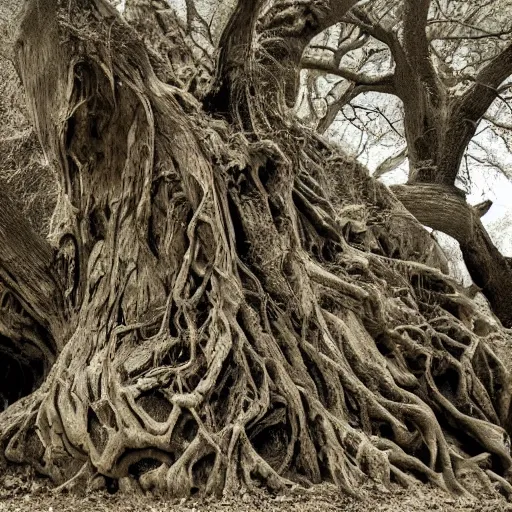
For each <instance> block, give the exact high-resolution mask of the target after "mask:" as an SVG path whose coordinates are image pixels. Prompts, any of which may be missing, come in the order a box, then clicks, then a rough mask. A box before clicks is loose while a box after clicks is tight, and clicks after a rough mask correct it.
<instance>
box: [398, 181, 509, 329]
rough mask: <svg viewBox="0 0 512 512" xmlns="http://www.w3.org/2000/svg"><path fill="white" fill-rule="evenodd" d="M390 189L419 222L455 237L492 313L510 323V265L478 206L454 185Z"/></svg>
mask: <svg viewBox="0 0 512 512" xmlns="http://www.w3.org/2000/svg"><path fill="white" fill-rule="evenodd" d="M392 190H393V192H394V193H395V195H396V196H397V197H398V199H399V200H400V201H401V202H402V203H403V205H404V206H405V207H406V208H407V209H408V210H409V211H410V212H411V213H412V214H413V215H414V216H415V217H416V218H417V219H418V221H419V222H421V223H422V224H425V225H426V226H429V227H431V228H432V229H435V230H438V231H442V232H443V233H446V234H447V235H450V236H451V237H453V238H455V239H456V240H457V241H458V242H459V244H460V248H461V251H462V255H463V257H464V261H465V263H466V266H467V268H468V271H469V273H470V275H471V278H472V279H473V281H474V283H475V284H476V285H477V286H479V287H480V288H481V289H482V292H483V293H484V295H485V296H486V297H487V299H488V300H489V302H490V304H491V307H492V309H493V311H494V313H495V314H496V316H497V317H498V318H499V319H500V320H501V322H502V323H503V325H504V326H506V327H512V289H511V288H510V283H511V282H512V266H511V265H510V264H509V262H508V259H507V258H506V257H505V256H503V255H502V254H501V253H500V252H499V250H498V249H497V248H496V246H495V245H494V244H493V242H492V240H491V239H490V237H489V235H488V233H487V231H486V230H485V228H484V226H483V225H482V222H481V221H480V214H481V211H479V209H478V208H473V207H472V206H471V205H469V204H468V203H467V202H466V199H465V196H464V194H463V193H462V192H461V191H459V190H458V189H456V188H455V187H449V186H445V185H439V184H431V183H425V184H421V185H415V186H410V185H398V186H394V187H392Z"/></svg>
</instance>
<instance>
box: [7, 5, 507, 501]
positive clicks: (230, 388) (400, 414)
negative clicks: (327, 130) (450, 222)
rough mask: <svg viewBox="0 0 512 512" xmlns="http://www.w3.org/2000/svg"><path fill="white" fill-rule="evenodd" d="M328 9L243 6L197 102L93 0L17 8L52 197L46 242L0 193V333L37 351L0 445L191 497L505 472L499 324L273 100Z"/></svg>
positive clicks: (77, 476)
mask: <svg viewBox="0 0 512 512" xmlns="http://www.w3.org/2000/svg"><path fill="white" fill-rule="evenodd" d="M263 4H265V5H263ZM331 4H332V5H331ZM340 6H343V9H344V10H346V9H348V8H349V7H350V6H351V3H350V2H347V3H346V4H345V5H343V2H330V3H329V2H318V1H315V2H311V4H309V3H308V2H295V1H291V0H289V1H277V2H274V5H273V7H272V8H268V5H267V3H266V2H261V1H253V2H249V1H246V0H243V1H240V2H239V4H238V6H237V7H236V8H235V10H234V12H233V15H232V18H231V20H230V21H229V23H228V25H227V29H226V30H225V32H224V34H223V36H222V38H221V41H220V45H221V51H220V52H218V59H219V62H218V63H217V75H216V77H215V79H214V80H213V82H212V84H211V85H210V89H209V91H208V92H207V94H206V96H204V101H203V102H200V101H199V100H198V99H197V98H195V97H194V96H193V95H192V94H191V93H190V92H187V91H185V90H184V88H183V82H182V81H180V80H179V79H178V78H177V77H176V76H175V72H173V70H172V69H171V67H170V65H169V55H172V54H173V53H172V52H167V53H165V55H163V53H162V52H159V51H157V50H155V47H153V48H150V49H149V50H148V49H147V48H146V47H145V44H144V43H143V42H142V39H141V38H140V37H139V36H138V34H137V33H136V32H135V31H134V29H133V28H131V27H130V26H129V25H128V24H126V22H125V21H123V19H121V18H120V16H119V15H118V13H117V12H116V11H115V10H114V9H112V8H111V7H110V6H109V5H108V4H106V3H105V2H104V1H103V0H30V1H29V2H28V4H27V8H26V11H25V14H24V18H23V21H22V23H21V26H20V31H19V40H18V43H17V48H16V51H17V58H18V67H19V70H20V74H21V77H22V80H23V83H24V86H25V90H26V94H27V99H28V104H29V108H30V111H31V113H32V116H33V122H34V125H35V127H36V130H37V133H38V135H39V137H40V140H41V143H42V146H43V148H44V149H45V151H46V153H47V156H48V159H49V161H50V162H51V163H52V165H54V166H55V168H56V170H57V172H58V174H59V176H60V188H59V199H58V204H57V208H56V211H55V214H54V216H53V220H52V232H51V236H50V242H49V243H46V242H44V241H43V240H39V239H37V238H36V237H34V238H33V240H32V242H31V243H29V242H24V241H22V240H21V239H20V237H19V229H20V228H19V227H18V224H19V225H20V226H25V225H24V224H22V223H21V222H20V223H18V222H17V221H16V217H15V216H14V215H6V216H5V218H4V216H3V215H2V214H3V213H4V212H3V211H2V210H0V242H1V244H0V278H1V280H2V287H3V288H4V287H5V289H6V290H10V291H9V292H7V293H10V296H9V297H12V300H11V299H9V300H10V301H11V302H12V303H15V304H16V305H17V309H16V308H14V307H11V306H10V303H11V302H9V301H5V308H4V309H6V310H7V313H9V314H10V315H11V316H12V315H14V316H16V315H17V316H16V318H19V317H23V318H26V321H25V324H26V326H27V327H26V332H25V331H23V333H22V334H19V332H18V331H14V332H13V331H12V329H11V330H9V329H8V328H7V326H5V325H4V323H5V322H4V316H5V318H8V317H7V313H5V315H4V313H3V312H2V316H1V318H2V322H1V323H0V333H1V337H0V341H1V345H2V346H5V347H7V346H8V345H9V344H11V345H12V344H14V343H16V342H17V340H18V338H19V340H18V343H17V345H16V347H17V350H11V352H10V353H9V354H10V355H9V358H10V360H11V361H12V362H13V363H15V362H17V361H20V360H21V358H23V357H25V358H26V357H28V356H27V351H28V347H30V346H33V345H37V346H40V347H41V348H40V351H43V350H45V351H46V352H45V354H46V353H47V354H48V355H47V356H46V359H45V361H46V362H47V364H46V365H43V366H42V367H41V375H40V378H39V379H38V380H34V382H33V384H32V386H31V390H29V391H32V392H31V393H29V392H28V391H27V390H23V393H21V394H25V395H26V396H25V397H24V398H22V399H21V400H19V401H16V402H14V403H12V405H10V406H9V407H8V408H7V409H6V410H5V411H4V412H3V413H2V415H0V439H1V441H2V447H3V450H4V453H5V457H6V458H7V459H8V460H9V461H15V462H24V463H29V464H31V465H33V466H34V467H35V468H36V469H37V470H38V471H40V472H42V473H44V474H47V475H49V476H50V477H51V478H52V479H53V480H54V481H55V482H56V483H58V484H62V485H65V486H67V487H73V485H74V484H77V483H80V484H82V483H83V482H84V481H86V480H87V479H90V478H97V479H98V478H102V477H103V478H105V479H106V481H107V483H109V484H110V485H112V486H113V485H115V482H119V484H120V486H121V487H122V488H123V489H129V488H142V489H144V490H152V491H155V492H165V493H171V494H172V495H184V496H187V495H190V494H194V493H197V492H200V493H203V492H204V493H221V492H231V491H235V490H238V489H239V488H241V487H244V488H248V489H254V488H255V487H261V486H263V487H264V488H268V489H270V490H272V491H277V490H285V489H287V488H291V487H292V486H293V485H295V484H300V485H309V484H311V483H317V482H320V481H322V480H331V481H334V482H335V483H337V484H338V485H339V486H340V487H341V488H342V489H344V490H346V491H348V492H355V491H356V490H357V488H358V486H359V485H360V484H361V483H362V482H364V481H365V480H367V479H373V480H375V481H377V482H380V483H383V484H387V483H389V482H390V481H391V480H396V481H399V482H401V483H403V484H407V483H409V482H410V481H412V479H414V478H420V479H423V480H428V481H431V482H434V483H436V484H437V485H439V486H441V487H442V488H445V489H447V490H450V491H452V492H455V493H464V492H466V491H465V489H464V486H463V483H464V480H463V474H464V472H467V471H476V472H478V473H479V474H481V475H482V476H483V477H484V478H486V479H489V478H491V479H494V480H498V481H500V482H501V484H502V485H503V486H504V487H505V488H509V487H508V484H507V482H506V480H505V479H504V478H506V477H507V475H508V472H509V470H510V467H511V462H512V459H511V457H510V452H509V445H508V435H507V429H508V428H509V426H510V420H509V403H510V395H511V386H510V377H509V374H508V373H507V371H506V370H505V368H504V366H503V364H502V363H501V362H500V360H499V358H498V357H497V356H496V355H495V353H494V352H493V348H492V345H493V342H494V341H495V340H499V339H501V340H502V339H503V338H504V337H505V336H506V333H505V331H502V330H501V328H500V327H498V326H497V325H496V324H494V323H492V322H491V321H490V320H488V319H487V318H486V317H485V316H483V315H482V314H480V313H479V311H478V310H477V308H476V307H475V306H474V304H473V303H472V302H471V301H470V300H469V299H468V298H467V297H465V296H464V294H463V293H462V292H461V290H460V289H459V287H458V286H457V285H456V284H455V283H453V282H452V281H450V279H449V278H447V277H446V275H445V274H443V269H444V268H445V261H444V259H443V257H442V254H441V253H440V251H439V249H438V247H437V246H436V245H435V243H434V241H433V240H432V239H431V238H430V236H429V235H428V233H427V232H426V231H425V230H424V229H423V228H422V227H421V226H420V225H419V224H418V223H417V221H416V220H415V219H414V218H413V217H412V216H411V215H410V214H409V213H408V212H407V211H406V210H405V209H404V208H403V206H401V204H400V203H399V202H398V201H397V200H396V199H395V198H394V196H393V195H392V194H391V193H390V192H389V191H388V190H387V189H386V188H385V187H383V186H382V185H380V184H378V183H377V182H375V181H374V180H372V179H371V178H370V177H369V176H368V174H367V172H366V171H365V170H364V169H363V168H361V167H359V166H357V165H355V164H353V163H351V162H350V161H349V160H348V159H347V158H346V157H344V156H343V154H342V153H341V152H340V150H339V149H337V148H334V147H332V146H330V145H329V144H328V143H326V142H325V140H323V139H322V138H321V137H319V136H318V135H316V134H315V133H313V132H310V131H308V130H306V129H304V128H303V127H301V126H300V125H299V124H298V123H297V122H296V121H295V120H294V118H293V117H292V114H291V112H290V111H289V110H288V105H289V102H288V101H287V100H288V99H289V97H290V95H291V94H292V93H291V91H293V90H294V87H295V85H294V84H296V77H294V76H293V72H294V71H295V73H296V72H297V70H298V67H299V66H298V61H299V59H300V51H298V50H300V48H301V45H302V48H303V47H304V41H307V40H308V39H309V38H311V37H313V36H314V35H315V33H317V32H318V31H319V30H322V28H323V27H324V26H325V23H326V19H327V17H328V16H330V15H332V14H333V12H334V13H335V15H340V12H339V9H341V7H340ZM333 9H334V11H333ZM335 9H338V11H335ZM160 14H161V13H160ZM169 19H171V18H169ZM176 44H177V43H176ZM183 51H185V47H184V49H183ZM164 57H165V58H164ZM283 62H286V68H284V69H281V63H283ZM295 62H296V63H297V65H295V64H294V63H295ZM281 71H282V72H281ZM24 229H25V228H24ZM25 231H26V232H25V237H24V238H23V240H26V239H27V237H29V239H31V238H30V237H31V236H32V235H30V232H29V229H28V228H26V230H25ZM50 244H52V245H50ZM9 248H10V249H9ZM16 258H18V259H21V261H23V262H24V263H23V265H17V264H15V263H16V261H17V260H16ZM24 258H25V259H24ZM31 272H34V274H32V273H31ZM34 279H37V280H38V281H40V282H41V287H40V288H39V292H40V293H38V288H37V287H34V286H33V283H34ZM3 288H2V289H3ZM2 306H3V307H4V302H2ZM2 311H3V310H2ZM20 322H21V320H20ZM20 332H21V331H20ZM29 335H30V336H31V338H29ZM16 336H18V338H16ZM20 340H21V341H20ZM30 340H32V341H30ZM24 341H25V343H24ZM29 341H30V343H29ZM3 350H4V349H3ZM50 368H51V369H50ZM41 380H42V383H41ZM9 398H10V397H8V401H11V402H12V400H9Z"/></svg>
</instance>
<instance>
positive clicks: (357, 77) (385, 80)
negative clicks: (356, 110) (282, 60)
mask: <svg viewBox="0 0 512 512" xmlns="http://www.w3.org/2000/svg"><path fill="white" fill-rule="evenodd" d="M301 67H302V68H303V69H316V70H318V71H324V72H325V73H328V74H330V75H335V76H339V77H341V78H344V79H345V80H349V81H350V82H354V83H355V84H356V86H357V85H364V86H367V87H368V88H369V89H370V90H373V89H372V87H375V90H378V91H379V92H387V93H389V94H393V93H394V90H395V88H394V74H393V73H387V74H385V75H381V76H372V75H369V74H366V73H357V72H354V71H350V70H349V69H345V68H340V67H338V66H335V65H334V64H332V63H331V62H325V61H321V60H317V59H314V58H312V57H304V58H303V59H302V62H301ZM383 89H385V90H383Z"/></svg>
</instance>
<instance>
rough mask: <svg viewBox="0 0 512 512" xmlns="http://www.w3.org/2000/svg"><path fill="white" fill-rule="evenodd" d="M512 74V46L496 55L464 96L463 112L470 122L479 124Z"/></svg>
mask: <svg viewBox="0 0 512 512" xmlns="http://www.w3.org/2000/svg"><path fill="white" fill-rule="evenodd" d="M511 74H512V44H510V45H509V46H507V48H506V49H505V50H504V51H502V52H501V53H499V54H498V55H496V57H495V58H494V59H493V60H491V61H490V62H489V64H487V66H485V67H484V68H483V69H482V70H481V71H480V72H479V73H478V74H477V76H476V78H475V83H474V84H473V85H472V86H471V87H470V89H469V90H468V91H467V92H466V94H465V95H464V96H463V99H462V101H461V109H460V110H461V112H463V114H464V116H465V117H466V118H467V119H468V120H469V121H470V122H478V121H479V120H480V119H481V118H482V116H483V115H484V114H485V112H486V111H487V110H488V109H489V107H490V106H491V104H492V102H493V101H494V100H495V99H496V98H497V97H498V94H499V93H498V87H499V86H500V84H501V83H502V82H503V81H504V80H506V79H507V78H508V77H509V76H510V75H511Z"/></svg>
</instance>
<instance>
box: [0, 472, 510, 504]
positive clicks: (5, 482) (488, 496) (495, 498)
mask: <svg viewBox="0 0 512 512" xmlns="http://www.w3.org/2000/svg"><path fill="white" fill-rule="evenodd" d="M361 494H362V496H361V497H360V498H352V497H349V496H346V495H341V494H340V493H339V492H338V491H337V489H336V488H335V487H334V486H333V485H328V484H322V485H318V486H315V487H314V488H313V489H312V490H300V491H296V492H295V493H294V494H292V495H286V496H285V495H278V496H270V495H269V494H266V493H262V494H261V495H248V494H240V495H239V496H235V497H226V498H216V499H213V498H209V499H189V500H184V499H183V500H170V499H164V498H155V497H153V496H145V495H134V494H128V495H127V494H122V493H118V494H113V495H111V494H108V493H107V492H103V491H102V492H100V491H96V492H90V493H87V494H85V495H84V496H77V495H74V494H67V493H55V492H54V491H53V490H52V488H51V486H50V485H49V483H48V481H47V480H45V479H41V478H37V477H34V476H32V475H30V473H29V471H26V470H24V469H18V470H10V471H8V472H5V473H4V475H2V476H0V512H4V511H5V512H7V511H9V512H25V511H30V512H75V511H79V510H80V511H94V512H110V511H112V512H114V511H115V512H164V511H165V512H253V511H259V510H262V511H265V512H292V511H297V512H299V511H300V512H320V511H322V512H323V511H346V512H420V511H427V510H435V511H439V512H445V511H446V512H450V511H464V512H470V511H471V512H473V511H475V512H506V511H509V512H512V504H510V503H508V502H507V501H506V500H505V498H503V497H502V496H500V495H498V494H497V493H496V494H494V493H490V492H485V493H477V494H479V496H478V497H475V498H469V499H468V498H455V497H453V496H451V495H449V494H447V493H446V492H443V491H441V490H439V489H436V488H433V487H431V486H427V485H421V484H418V485H417V486H416V487H414V488H408V489H404V488H401V487H398V486H393V487H392V488H391V489H390V490H386V489H382V488H377V487H376V486H374V485H373V484H369V485H367V486H365V487H363V489H362V490H361Z"/></svg>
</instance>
